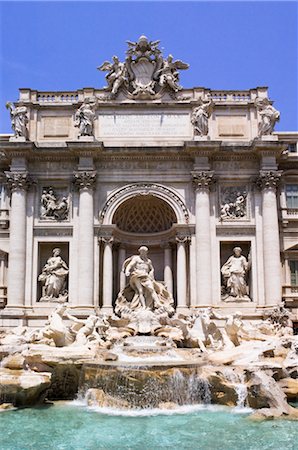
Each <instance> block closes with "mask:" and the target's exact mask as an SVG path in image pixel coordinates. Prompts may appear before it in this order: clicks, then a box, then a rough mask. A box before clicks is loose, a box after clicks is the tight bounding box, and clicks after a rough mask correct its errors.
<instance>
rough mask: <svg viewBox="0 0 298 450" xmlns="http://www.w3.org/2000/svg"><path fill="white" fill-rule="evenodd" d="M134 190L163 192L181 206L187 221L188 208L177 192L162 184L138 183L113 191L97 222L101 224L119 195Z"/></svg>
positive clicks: (139, 192)
mask: <svg viewBox="0 0 298 450" xmlns="http://www.w3.org/2000/svg"><path fill="white" fill-rule="evenodd" d="M134 191H135V192H136V193H137V194H152V195H154V193H155V192H156V191H158V192H161V193H164V194H166V195H167V197H171V199H172V200H174V202H175V203H176V204H177V205H178V206H179V207H180V208H181V210H182V211H183V215H184V218H185V222H186V223H189V214H188V210H187V208H186V206H185V204H184V202H183V201H182V200H181V198H180V197H178V195H177V194H175V193H174V192H172V191H171V190H170V189H168V188H167V187H165V186H162V185H160V184H154V183H139V184H131V185H129V186H125V187H124V188H122V189H120V190H119V191H117V192H115V194H113V195H112V196H111V197H110V198H109V199H108V200H107V201H106V203H105V205H104V207H103V209H102V211H101V213H100V216H99V223H100V224H102V223H103V221H104V218H105V215H106V213H107V210H108V208H110V207H111V205H112V204H113V203H115V202H116V200H117V199H119V197H123V195H124V194H126V193H129V192H132V193H133V192H134Z"/></svg>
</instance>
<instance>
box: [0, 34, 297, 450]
mask: <svg viewBox="0 0 298 450" xmlns="http://www.w3.org/2000/svg"><path fill="white" fill-rule="evenodd" d="M126 55H127V56H126V59H125V62H121V61H120V60H119V58H118V57H116V56H114V57H113V60H112V62H107V61H106V62H104V63H103V64H102V65H101V66H100V67H99V70H101V71H106V72H108V73H107V75H106V80H107V87H106V88H105V89H101V90H99V89H97V90H96V89H91V88H86V89H85V90H80V91H77V92H75V93H73V92H71V93H67V92H65V93H63V94H62V93H42V92H37V91H32V90H21V98H20V101H19V102H16V103H15V104H13V103H11V102H8V104H7V107H8V110H9V111H10V115H11V121H12V129H13V130H14V135H10V137H9V138H4V137H3V138H2V139H1V140H0V147H1V161H0V163H1V170H2V172H3V177H2V178H1V180H2V179H3V180H4V177H5V179H6V183H4V182H3V183H4V184H3V186H4V187H3V189H2V197H1V202H2V203H1V204H2V210H1V214H2V215H1V218H2V219H1V220H2V222H1V230H0V244H1V265H0V278H1V280H0V281H1V286H0V289H1V299H0V303H1V308H2V309H1V310H0V315H1V328H0V359H1V367H0V411H1V420H0V431H1V433H0V434H1V444H0V447H1V449H9V450H12V449H13V450H17V449H29V448H39V449H49V448H53V449H54V448H55V449H66V448H67V449H145V450H146V449H148V450H150V449H153V448H156V449H159V448H160V449H173V448H177V449H178V448H181V449H184V448H185V449H186V448H187V449H215V450H216V449H233V450H237V449H245V450H249V449H251V450H257V449H269V448H270V449H271V448H272V449H273V448H274V449H275V448H279V449H294V448H297V442H298V437H297V423H296V422H295V421H296V420H297V418H298V409H297V408H296V407H295V402H297V397H298V339H297V336H296V335H295V334H294V332H293V329H294V328H295V327H293V322H294V323H297V309H295V303H294V301H293V302H292V303H291V298H292V297H290V296H287V295H286V294H283V295H282V292H281V287H282V286H283V285H286V284H287V283H288V281H287V278H285V279H283V278H282V277H283V276H284V277H290V276H291V273H290V268H292V267H294V266H293V264H292V265H291V263H290V262H289V261H288V260H287V258H289V251H288V252H285V261H286V264H289V266H288V267H289V270H288V271H285V272H281V266H280V264H281V262H280V251H281V249H280V242H287V243H288V244H287V245H288V246H292V248H294V246H295V243H294V242H292V241H290V239H292V240H293V239H295V236H294V234H293V233H292V234H291V235H290V234H289V235H288V234H287V233H288V230H289V229H290V228H291V226H292V225H291V223H292V222H291V220H292V221H293V220H294V217H293V215H292V216H291V217H290V214H289V217H287V220H288V225H287V226H288V227H289V228H283V229H282V231H279V222H278V221H279V220H280V219H278V212H277V211H278V202H279V199H278V195H280V191H279V190H278V189H279V184H280V179H281V177H282V172H283V171H284V172H283V173H284V175H283V176H285V177H286V176H287V152H286V147H287V145H288V144H285V143H284V141H283V137H282V136H278V135H277V134H273V129H274V125H275V123H276V121H277V120H278V119H279V112H278V111H277V110H276V109H275V108H274V107H273V106H272V101H270V100H269V99H268V97H267V90H266V88H256V89H252V90H250V91H243V92H242V91H241V92H240V91H235V93H231V92H225V91H222V92H215V91H210V90H207V89H204V88H194V89H183V88H182V87H181V86H180V84H179V71H180V70H186V69H187V68H188V64H186V63H184V62H182V61H180V60H174V59H173V56H172V55H169V56H168V57H164V56H163V55H162V52H161V50H160V49H159V41H149V40H148V39H147V38H146V37H145V36H141V37H140V38H139V40H138V41H136V42H128V50H127V53H126ZM249 108H250V109H249ZM231 111H232V112H231ZM249 111H253V113H250V112H249ZM243 114H244V115H245V114H246V116H245V118H244V115H243ZM248 114H251V116H250V122H252V125H251V124H250V125H249V124H248V119H247V118H248ZM229 115H232V116H231V117H233V119H232V120H233V124H232V122H231V120H230V119H231V117H230V116H229ZM140 116H142V117H140ZM41 123H42V126H41V125H40V124H41ZM146 123H147V125H146V126H145V125H144V124H146ZM156 150H158V151H159V153H158V154H157V153H156ZM240 168H241V170H242V172H241V170H240V172H241V174H240V173H239V169H240ZM289 176H290V175H289ZM3 180H2V181H3ZM282 186H283V185H282ZM282 189H283V187H282ZM6 199H7V200H6ZM5 202H6V203H5ZM5 205H6V206H5ZM5 214H6V216H5ZM280 233H283V234H280ZM293 236H294V237H293ZM291 270H292V269H291ZM281 273H282V275H281ZM283 292H284V291H283ZM285 292H287V291H285ZM292 292H295V291H292ZM293 298H294V297H293ZM289 305H290V306H289ZM293 305H294V306H293ZM296 406H297V404H296ZM273 419H274V420H273ZM273 442H274V446H272V445H273V444H272V445H271V444H270V445H271V446H270V445H269V443H273Z"/></svg>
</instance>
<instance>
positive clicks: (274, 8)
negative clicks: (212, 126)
mask: <svg viewBox="0 0 298 450" xmlns="http://www.w3.org/2000/svg"><path fill="white" fill-rule="evenodd" d="M297 6H298V4H297V2H286V1H274V2H270V1H258V2H252V1H251V2H240V1H232V2H224V1H218V2H213V1H205V2H203V1H192V2H181V1H180V2H179V1H175V2H171V1H165V2H162V1H158V2H157V1H156V2H147V1H146V2H145V1H143V2H138V1H133V2H124V1H120V2H115V1H110V2H100V1H93V2H74V1H68V2H54V1H53V2H41V1H36V2H14V1H10V2H3V1H0V14H1V23H0V25H1V36H0V37H1V40H0V65H1V68H0V69H1V84H0V132H2V133H8V132H11V129H10V120H9V114H8V111H7V110H6V109H5V102H6V101H7V100H10V101H15V100H17V98H18V89H19V88H20V87H30V88H32V89H37V90H75V89H79V88H82V87H89V86H92V87H96V88H100V87H103V86H104V84H105V79H104V73H102V72H99V71H98V70H96V67H97V66H98V65H100V64H101V63H102V62H103V61H105V60H110V59H111V57H112V55H114V54H116V55H118V56H119V58H120V59H121V60H123V59H124V56H125V50H126V43H125V41H126V40H132V41H134V40H137V39H138V37H139V36H140V35H141V34H145V35H146V36H148V38H149V39H150V40H155V39H160V40H161V44H160V45H161V47H163V48H164V54H165V55H168V54H169V53H172V54H173V56H174V58H175V59H181V60H182V61H185V62H188V63H189V64H190V68H189V69H188V70H187V71H182V73H181V84H182V85H183V86H184V87H193V86H205V87H208V88H211V89H249V88H253V87H256V86H269V95H270V97H271V98H272V99H273V100H274V101H275V104H274V105H275V107H276V108H277V109H278V110H280V111H281V121H280V123H279V124H278V125H277V126H276V129H277V130H287V131H291V130H292V131H293V130H297V129H298V118H297V117H298V114H297V108H298V107H297V104H298V99H297V97H298V96H297V79H298V71H297V55H298V52H297V42H298V38H297Z"/></svg>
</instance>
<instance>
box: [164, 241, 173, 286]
mask: <svg viewBox="0 0 298 450" xmlns="http://www.w3.org/2000/svg"><path fill="white" fill-rule="evenodd" d="M163 249H164V282H165V284H166V286H167V289H168V291H169V292H170V293H171V294H173V273H172V248H171V245H170V244H164V245H163Z"/></svg>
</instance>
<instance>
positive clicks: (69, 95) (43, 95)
mask: <svg viewBox="0 0 298 450" xmlns="http://www.w3.org/2000/svg"><path fill="white" fill-rule="evenodd" d="M78 99H79V96H78V93H77V92H75V91H74V92H37V101H38V102H39V103H41V104H44V103H77V101H78Z"/></svg>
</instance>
